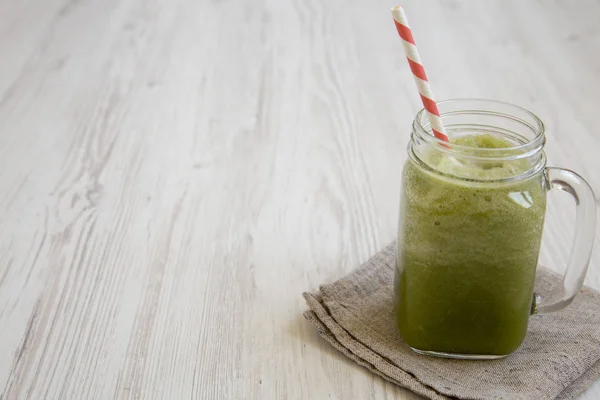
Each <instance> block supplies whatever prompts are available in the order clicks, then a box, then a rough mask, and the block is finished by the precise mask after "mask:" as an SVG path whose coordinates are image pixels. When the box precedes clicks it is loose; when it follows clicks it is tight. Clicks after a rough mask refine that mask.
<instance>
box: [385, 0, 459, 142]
mask: <svg viewBox="0 0 600 400" xmlns="http://www.w3.org/2000/svg"><path fill="white" fill-rule="evenodd" d="M392 16H393V17H394V22H395V24H396V30H398V34H399V35H400V38H401V39H402V47H404V53H405V54H406V59H407V60H408V65H410V70H411V71H412V73H413V76H414V78H415V83H416V84H417V88H418V89H419V94H420V95H421V101H422V102H423V107H425V110H426V111H427V116H428V117H429V123H430V124H431V130H432V131H433V134H434V135H435V137H437V138H438V139H440V140H443V141H445V142H447V141H448V135H446V129H445V128H444V125H443V124H442V119H441V118H440V111H439V110H438V107H437V104H436V103H435V99H434V97H433V91H432V90H431V86H430V85H429V81H428V80H427V75H426V74H425V69H424V68H423V63H422V62H421V57H419V51H418V50H417V45H416V43H415V39H414V38H413V35H412V31H411V30H410V28H409V26H408V20H407V19H406V14H404V9H403V8H402V7H401V6H396V7H394V8H392Z"/></svg>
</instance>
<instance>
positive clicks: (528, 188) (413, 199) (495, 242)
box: [395, 99, 595, 359]
mask: <svg viewBox="0 0 600 400" xmlns="http://www.w3.org/2000/svg"><path fill="white" fill-rule="evenodd" d="M438 107H439V109H440V112H441V116H442V120H443V123H444V126H445V127H446V132H447V134H448V136H449V137H450V142H449V144H447V143H445V142H442V141H440V140H439V139H437V138H435V137H434V136H433V135H431V132H430V130H431V128H430V125H429V121H428V120H427V116H426V114H425V113H424V112H423V111H421V112H420V113H419V114H417V117H416V118H415V120H414V123H413V132H412V136H411V142H410V145H409V147H408V155H409V157H408V161H407V162H406V165H405V167H404V172H403V178H402V196H401V205H400V222H399V233H398V247H397V267H396V277H395V308H396V309H395V314H396V320H397V325H398V328H399V331H400V334H401V336H402V338H403V340H404V341H405V342H406V343H407V344H408V345H409V346H410V347H411V348H412V349H413V350H415V351H417V352H420V353H424V354H429V355H436V356H442V357H454V358H472V359H487V358H498V357H503V356H506V355H508V354H510V353H512V352H513V351H515V350H516V349H517V348H518V347H519V346H520V345H521V343H522V342H523V339H524V338H525V334H526V332H527V322H528V319H529V316H530V315H531V314H533V313H544V312H551V311H556V310H559V309H561V308H563V307H565V306H566V305H568V304H569V303H570V302H571V300H572V299H573V298H574V296H575V295H576V293H577V292H578V291H579V290H580V289H581V286H582V283H583V278H584V276H585V273H586V271H587V266H588V262H589V258H590V254H591V250H592V244H593V238H594V228H595V200H594V195H593V193H592V190H591V189H590V187H589V185H588V184H587V183H586V182H585V181H584V180H583V179H582V178H581V177H579V176H578V175H577V174H575V173H573V172H571V171H568V170H564V169H558V168H548V167H546V156H545V154H544V150H543V147H544V143H545V136H544V125H543V124H542V122H541V121H540V120H539V119H538V118H537V117H536V116H535V115H533V114H532V113H530V112H529V111H527V110H525V109H523V108H520V107H517V106H514V105H511V104H508V103H503V102H497V101H491V100H468V99H465V100H449V101H445V102H440V103H438ZM553 188H558V189H561V190H564V191H566V192H568V193H570V194H571V195H573V197H574V198H575V201H576V204H577V205H576V207H577V220H576V233H575V239H574V242H573V249H572V250H571V257H570V260H569V265H568V267H567V272H566V275H565V278H564V280H563V282H562V283H561V284H560V285H559V287H557V288H555V289H554V290H553V291H552V292H550V293H539V294H534V292H533V284H534V279H535V271H536V268H537V261H538V255H539V249H540V242H541V237H542V229H543V225H544V214H545V211H546V194H547V192H548V191H549V190H550V189H553Z"/></svg>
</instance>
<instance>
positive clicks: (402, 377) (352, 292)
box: [304, 244, 600, 400]
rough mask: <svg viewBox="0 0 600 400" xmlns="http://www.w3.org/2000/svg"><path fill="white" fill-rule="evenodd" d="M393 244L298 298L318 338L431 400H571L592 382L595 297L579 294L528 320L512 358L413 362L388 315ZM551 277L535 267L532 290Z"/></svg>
mask: <svg viewBox="0 0 600 400" xmlns="http://www.w3.org/2000/svg"><path fill="white" fill-rule="evenodd" d="M394 263H395V252H394V245H393V244H392V245H389V246H388V247H386V248H385V249H384V250H383V251H381V252H379V253H377V254H376V255H375V256H374V257H373V258H371V259H370V260H369V261H367V262H366V263H365V264H363V265H362V266H361V267H360V268H358V269H357V270H355V271H354V272H352V273H351V274H350V275H348V276H346V277H344V278H342V279H340V280H339V281H337V282H335V283H332V284H329V285H322V286H321V288H320V291H319V292H317V293H314V294H311V293H304V298H305V299H306V302H307V303H308V306H309V307H310V310H308V311H306V312H305V314H304V315H305V317H306V318H307V319H308V320H309V321H310V322H312V323H313V324H314V325H315V326H316V328H317V331H318V332H319V334H320V335H321V336H322V337H323V338H324V339H325V340H327V341H328V342H329V343H330V344H332V345H333V346H334V347H335V348H336V349H338V350H340V351H341V352H342V353H343V354H344V355H346V356H347V357H348V358H350V359H351V360H353V361H355V362H356V363H358V364H360V365H362V366H364V367H366V368H368V369H369V370H370V371H372V372H374V373H375V374H377V375H379V376H381V377H383V378H384V379H387V380H388V381H390V382H393V383H395V384H397V385H399V386H403V387H406V388H408V389H410V390H412V391H413V392H415V393H418V394H420V395H422V396H424V397H426V398H429V399H434V400H446V399H454V398H456V399H477V400H496V399H510V400H517V399H522V400H545V399H561V400H564V399H573V398H576V397H577V396H578V395H579V394H580V393H582V392H583V391H584V390H585V389H587V388H588V387H589V386H590V385H591V384H592V383H593V382H594V381H595V380H596V379H598V378H599V377H600V293H598V292H596V291H594V290H592V289H589V288H584V289H583V290H582V291H581V292H580V293H579V295H578V296H577V298H576V299H575V301H573V303H572V304H571V305H569V306H568V307H567V308H566V309H564V310H562V311H559V312H557V313H553V314H546V315H536V316H533V317H531V319H530V321H529V329H528V332H527V337H526V338H525V341H524V343H523V345H522V346H521V348H520V349H519V350H517V351H516V352H515V353H513V354H512V355H510V356H508V357H506V358H503V359H500V360H494V361H463V360H447V359H439V358H433V357H427V356H421V355H418V354H416V353H414V352H413V351H411V350H410V349H409V348H408V347H407V346H406V345H405V344H404V343H403V342H402V340H401V339H400V336H399V333H398V332H397V330H396V326H395V322H394V314H393V279H394ZM559 280H560V279H559V277H558V276H557V275H555V274H554V273H552V272H550V271H548V270H545V269H543V268H540V269H538V273H537V278H536V290H538V291H540V292H545V291H547V290H548V289H549V288H551V287H553V286H554V285H556V284H557V283H558V282H559Z"/></svg>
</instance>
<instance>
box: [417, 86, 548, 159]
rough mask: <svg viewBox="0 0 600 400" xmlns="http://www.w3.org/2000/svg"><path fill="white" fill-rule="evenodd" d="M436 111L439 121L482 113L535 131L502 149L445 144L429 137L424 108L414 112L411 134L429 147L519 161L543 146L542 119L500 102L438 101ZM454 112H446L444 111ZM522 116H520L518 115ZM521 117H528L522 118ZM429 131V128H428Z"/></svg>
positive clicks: (462, 99)
mask: <svg viewBox="0 0 600 400" xmlns="http://www.w3.org/2000/svg"><path fill="white" fill-rule="evenodd" d="M437 105H438V109H439V110H440V117H441V118H442V120H443V119H444V117H449V116H451V115H457V114H482V115H488V116H489V115H493V116H498V117H503V118H507V119H510V120H512V121H514V122H517V123H519V124H522V125H524V126H526V127H527V128H529V129H530V130H531V131H533V132H534V137H533V138H532V139H528V140H527V141H524V142H523V143H520V144H516V145H515V146H510V147H504V148H499V149H498V148H478V149H474V148H473V147H469V146H463V145H457V144H451V145H450V146H448V144H447V143H446V142H445V141H443V140H441V139H438V138H437V137H435V136H433V135H432V134H431V128H430V127H429V125H430V124H429V118H428V115H427V111H426V110H425V109H424V108H423V109H421V110H419V112H417V115H416V117H415V119H414V121H413V133H414V134H415V135H417V136H418V138H419V139H420V140H422V141H424V142H427V143H428V144H430V145H434V146H436V147H438V146H439V150H441V151H443V152H446V153H450V154H457V153H459V154H460V153H469V154H471V156H470V157H469V158H485V159H488V160H489V159H499V160H506V159H519V158H524V157H530V156H531V155H533V154H535V153H537V152H539V151H541V150H542V148H543V147H544V144H545V126H544V123H543V122H542V120H541V119H540V118H539V117H538V116H537V115H535V114H534V113H532V112H531V111H529V110H527V109H525V108H523V107H521V106H518V105H515V104H512V103H509V102H505V101H500V100H490V99H480V98H455V99H448V100H443V101H439V102H437ZM452 108H454V109H455V110H453V111H452V110H451V111H446V110H447V109H452ZM494 108H496V109H502V108H503V109H508V110H509V112H510V113H507V112H502V111H495V110H494ZM519 114H521V117H522V118H521V117H520V116H519ZM524 118H527V120H526V119H524ZM428 128H429V129H428ZM474 150H476V154H477V156H475V157H473V151H474Z"/></svg>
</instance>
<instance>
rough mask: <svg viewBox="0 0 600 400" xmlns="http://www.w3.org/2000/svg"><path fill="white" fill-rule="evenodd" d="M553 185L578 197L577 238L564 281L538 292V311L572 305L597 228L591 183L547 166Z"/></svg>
mask: <svg viewBox="0 0 600 400" xmlns="http://www.w3.org/2000/svg"><path fill="white" fill-rule="evenodd" d="M546 179H547V182H550V190H551V189H559V190H563V191H565V192H567V193H569V194H570V195H571V196H573V198H574V199H575V209H576V217H575V238H574V239H573V246H572V248H571V255H570V256H569V263H568V265H567V271H566V272H565V276H564V278H563V281H562V282H561V283H560V284H559V285H558V286H557V287H556V288H554V289H553V290H552V291H550V293H547V294H542V295H539V294H536V295H535V299H534V300H535V307H534V309H533V313H534V314H544V313H549V312H554V311H558V310H560V309H562V308H565V307H566V306H568V305H569V304H570V303H571V301H573V299H574V298H575V295H577V293H578V292H579V290H581V287H582V286H583V279H584V278H585V274H586V272H587V269H588V264H589V262H590V257H591V255H592V246H593V245H594V233H595V230H596V199H595V197H594V192H593V191H592V188H591V187H590V185H589V184H588V183H587V182H586V181H585V180H584V179H583V178H582V177H581V176H579V175H577V174H576V173H575V172H573V171H569V170H567V169H562V168H546Z"/></svg>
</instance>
